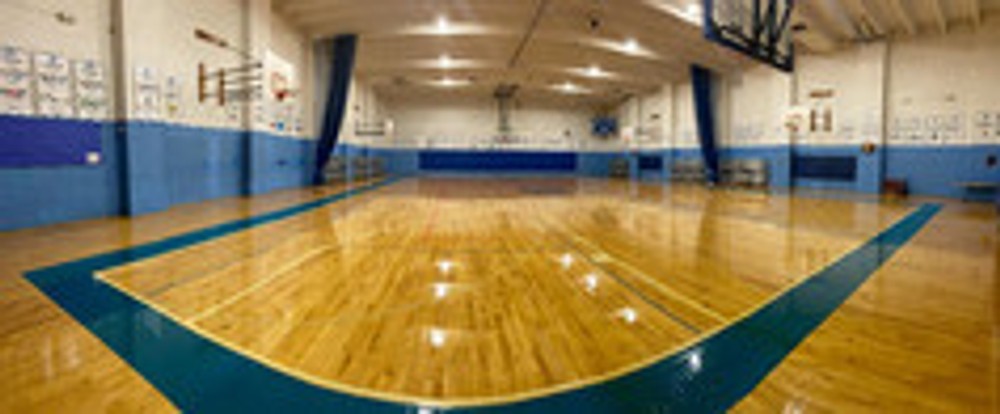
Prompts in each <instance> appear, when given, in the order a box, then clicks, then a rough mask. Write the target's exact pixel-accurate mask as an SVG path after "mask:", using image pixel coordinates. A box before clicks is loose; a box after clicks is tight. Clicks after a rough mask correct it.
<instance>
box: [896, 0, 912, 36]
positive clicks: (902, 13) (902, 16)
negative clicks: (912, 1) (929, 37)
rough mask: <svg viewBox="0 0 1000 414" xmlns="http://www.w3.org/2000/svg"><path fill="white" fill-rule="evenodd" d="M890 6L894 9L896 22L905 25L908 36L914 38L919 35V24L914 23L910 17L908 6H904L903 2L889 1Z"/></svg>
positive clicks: (899, 0)
mask: <svg viewBox="0 0 1000 414" xmlns="http://www.w3.org/2000/svg"><path fill="white" fill-rule="evenodd" d="M889 6H890V7H891V8H892V12H893V13H894V14H895V15H896V20H899V22H900V23H901V24H902V25H903V28H905V29H906V34H908V35H910V36H913V35H916V34H917V24H916V22H914V21H913V17H911V16H910V12H909V10H906V5H904V4H903V0H889Z"/></svg>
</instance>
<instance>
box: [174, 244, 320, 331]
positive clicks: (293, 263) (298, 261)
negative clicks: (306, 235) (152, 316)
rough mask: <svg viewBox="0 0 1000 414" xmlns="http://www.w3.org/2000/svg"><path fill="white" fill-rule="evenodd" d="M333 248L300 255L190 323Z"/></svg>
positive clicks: (223, 307)
mask: <svg viewBox="0 0 1000 414" xmlns="http://www.w3.org/2000/svg"><path fill="white" fill-rule="evenodd" d="M334 248H335V247H334V246H326V247H323V248H319V249H315V250H313V251H312V252H309V253H306V254H304V255H302V256H301V257H299V258H297V259H295V260H293V261H291V262H290V263H288V264H287V265H285V266H282V267H280V268H278V269H276V270H275V271H274V273H273V274H272V275H271V276H269V277H266V278H264V279H261V280H258V281H257V283H254V284H252V285H250V286H248V287H247V288H246V289H243V290H241V291H240V292H239V293H237V294H235V295H233V296H230V297H229V298H226V300H224V301H222V302H219V303H217V304H215V305H213V306H212V307H210V308H208V309H205V310H203V311H201V312H199V313H198V314H197V315H194V316H192V317H191V323H198V322H199V321H201V320H202V319H205V318H207V317H209V316H212V315H214V314H215V313H216V312H218V311H220V310H222V309H225V308H227V307H229V306H230V305H232V304H234V303H236V302H239V301H240V300H242V299H243V298H245V297H247V296H250V295H251V294H253V293H256V292H257V291H258V290H260V289H261V288H263V287H264V286H267V285H268V284H270V283H271V282H273V281H275V280H277V279H278V278H279V277H281V276H283V275H285V274H286V273H288V272H290V271H292V269H295V268H296V267H299V266H300V265H301V264H303V263H305V262H307V261H309V260H311V259H312V258H314V257H316V256H319V255H320V254H323V253H326V252H329V251H331V250H333V249H334Z"/></svg>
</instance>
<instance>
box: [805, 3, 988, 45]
mask: <svg viewBox="0 0 1000 414" xmlns="http://www.w3.org/2000/svg"><path fill="white" fill-rule="evenodd" d="M796 4H797V6H796V7H797V8H798V9H797V10H796V20H798V21H799V22H802V23H804V24H805V26H806V27H807V29H806V30H805V31H803V32H800V33H798V34H797V35H796V36H797V38H798V39H797V40H798V43H800V44H801V45H802V46H804V47H805V48H806V49H807V50H809V51H813V52H827V51H831V50H835V49H837V48H838V47H841V46H843V45H844V44H848V43H851V42H856V41H870V40H877V39H882V38H886V37H895V38H898V37H912V36H927V35H936V34H944V33H947V32H949V31H951V30H955V29H956V28H960V27H965V28H968V27H971V28H973V29H975V28H977V27H978V26H979V25H981V24H982V23H983V20H984V19H985V16H987V15H988V14H995V13H997V12H1000V0H808V1H799V2H797V3H796Z"/></svg>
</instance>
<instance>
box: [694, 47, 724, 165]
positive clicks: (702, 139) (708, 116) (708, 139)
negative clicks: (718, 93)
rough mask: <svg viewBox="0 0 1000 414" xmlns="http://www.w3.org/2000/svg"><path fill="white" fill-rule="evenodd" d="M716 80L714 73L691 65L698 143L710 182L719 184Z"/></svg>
mask: <svg viewBox="0 0 1000 414" xmlns="http://www.w3.org/2000/svg"><path fill="white" fill-rule="evenodd" d="M714 82H715V79H713V76H712V71H711V70H709V69H707V68H704V67H701V66H698V65H691V86H692V91H693V93H694V110H695V120H696V121H697V124H698V142H699V143H700V144H701V156H702V159H703V160H704V162H705V173H706V176H707V178H708V181H710V182H713V183H717V182H719V147H718V143H717V140H716V131H715V119H716V117H715V85H714Z"/></svg>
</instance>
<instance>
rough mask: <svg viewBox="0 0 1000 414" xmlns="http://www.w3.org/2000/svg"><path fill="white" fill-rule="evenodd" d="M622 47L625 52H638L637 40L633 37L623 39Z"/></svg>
mask: <svg viewBox="0 0 1000 414" xmlns="http://www.w3.org/2000/svg"><path fill="white" fill-rule="evenodd" d="M622 49H623V50H625V52H626V53H630V54H633V55H634V54H637V53H639V41H638V40H635V39H633V38H628V39H625V43H624V44H623V45H622Z"/></svg>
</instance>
